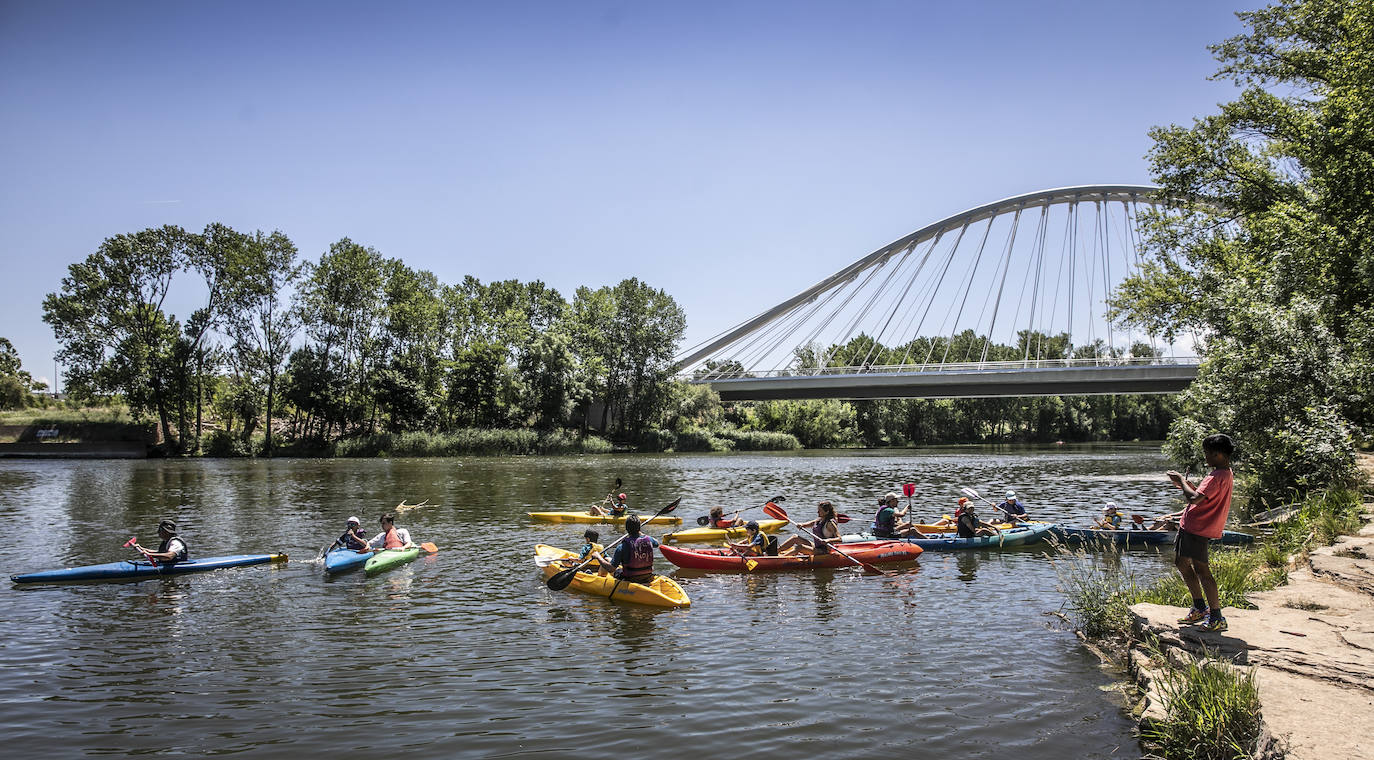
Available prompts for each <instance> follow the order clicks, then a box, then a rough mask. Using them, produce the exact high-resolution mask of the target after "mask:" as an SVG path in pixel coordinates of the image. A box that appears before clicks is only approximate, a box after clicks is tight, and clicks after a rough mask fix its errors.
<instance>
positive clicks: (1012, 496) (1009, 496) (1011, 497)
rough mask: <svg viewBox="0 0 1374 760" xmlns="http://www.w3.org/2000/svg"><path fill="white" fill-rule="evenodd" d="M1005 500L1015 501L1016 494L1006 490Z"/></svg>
mask: <svg viewBox="0 0 1374 760" xmlns="http://www.w3.org/2000/svg"><path fill="white" fill-rule="evenodd" d="M1007 498H1008V499H1015V498H1016V492H1015V491H1011V490H1008V491H1007Z"/></svg>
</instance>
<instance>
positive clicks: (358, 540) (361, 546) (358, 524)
mask: <svg viewBox="0 0 1374 760" xmlns="http://www.w3.org/2000/svg"><path fill="white" fill-rule="evenodd" d="M329 548H330V549H352V550H353V551H355V552H365V551H369V550H370V549H371V547H369V546H368V545H367V536H366V535H365V534H364V533H363V521H362V520H359V519H358V518H356V517H350V518H348V521H347V522H345V523H344V532H343V535H341V536H339V537H338V538H336V539H334V543H333V544H331V545H330V546H329Z"/></svg>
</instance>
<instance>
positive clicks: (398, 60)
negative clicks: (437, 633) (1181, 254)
mask: <svg viewBox="0 0 1374 760" xmlns="http://www.w3.org/2000/svg"><path fill="white" fill-rule="evenodd" d="M1249 7H1253V5H1252V4H1240V3H1232V2H1205V3H1199V2H1195V1H1193V2H1175V1H1174V0H1160V1H1158V2H1150V3H1124V2H1060V3H1056V2H1047V3H1037V4H1026V3H1012V2H968V3H963V4H958V3H948V2H938V3H924V2H833V3H814V2H787V3H783V2H754V3H747V2H746V3H714V2H692V3H676V4H671V3H644V2H641V3H616V2H503V3H437V2H436V3H426V2H393V3H347V2H330V3H300V2H294V3H293V2H274V3H255V2H232V3H230V2H226V3H220V2H193V3H185V2H177V3H171V2H169V3H155V2H141V3H140V2H123V3H108V2H100V3H67V2H42V3H39V2H9V1H8V0H0V104H3V106H0V107H3V113H2V114H0V116H2V118H0V167H3V169H2V170H3V173H4V175H5V181H4V182H3V183H2V184H0V262H2V263H3V267H4V277H3V291H2V292H3V295H4V297H3V298H0V335H3V336H5V337H8V338H9V339H10V340H11V341H12V342H13V343H14V344H15V346H16V347H17V348H18V350H19V352H20V355H21V357H22V359H23V361H24V364H25V367H26V368H27V369H29V370H30V371H32V372H33V373H34V374H35V376H42V377H45V378H46V377H50V376H51V374H52V371H53V363H52V355H53V353H54V352H55V350H56V343H55V341H54V340H53V338H52V333H51V331H50V330H49V329H48V327H47V325H45V324H44V323H43V322H42V318H41V317H42V309H41V304H42V299H43V297H44V295H45V294H47V293H49V292H53V291H55V290H57V289H58V288H59V287H60V281H61V278H62V276H63V275H64V273H65V271H66V267H67V266H68V265H69V264H71V263H73V262H76V261H79V260H81V259H83V258H84V257H85V256H87V255H88V254H90V253H91V252H92V251H94V250H95V249H96V247H97V246H98V245H99V244H100V241H101V240H102V239H104V238H105V237H108V236H111V235H115V234H119V233H123V232H131V231H134V230H138V229H142V228H144V227H149V226H158V225H162V224H178V225H182V226H184V227H186V228H188V229H193V230H199V229H200V228H202V227H203V226H204V225H205V224H207V223H209V222H212V221H219V222H223V223H225V224H228V225H230V226H232V227H235V228H238V229H241V230H245V231H251V230H255V229H263V230H272V229H280V230H282V231H283V232H285V233H287V234H288V235H289V236H290V237H291V238H292V239H293V240H294V241H295V242H296V244H297V246H298V247H299V248H300V250H301V252H302V254H303V255H304V256H305V257H307V258H310V259H315V258H318V256H319V254H320V253H321V252H323V251H324V250H325V249H326V248H327V247H328V245H329V243H331V242H333V241H335V240H337V239H339V238H341V237H349V238H352V239H353V240H356V241H359V242H361V243H364V244H366V245H370V246H373V247H375V248H377V249H378V250H379V251H381V252H382V253H383V254H384V255H386V256H390V257H396V258H400V259H402V260H404V261H405V262H406V263H407V264H409V265H410V266H412V267H415V268H421V269H429V270H431V271H433V272H434V273H435V274H436V275H438V276H439V278H440V280H442V281H444V282H456V281H458V280H460V279H461V278H462V277H463V276H464V275H467V274H471V275H473V276H476V277H478V278H479V279H482V280H483V281H490V280H497V279H506V278H518V279H521V280H533V279H540V280H543V281H544V282H546V283H548V284H550V285H552V286H553V287H556V288H558V289H559V290H560V291H562V292H563V294H564V295H565V296H567V297H571V295H572V291H573V290H574V289H575V288H576V287H577V286H579V285H589V286H593V287H596V286H600V285H606V284H614V283H615V282H618V281H619V280H621V279H623V278H625V277H631V276H634V277H639V278H641V279H642V280H645V281H647V282H649V283H650V284H652V285H654V286H657V287H661V288H664V289H666V290H667V291H668V292H669V293H670V294H671V295H672V296H673V297H674V298H676V299H677V300H678V302H679V303H681V304H682V305H683V307H684V308H685V309H686V311H687V318H688V334H687V340H686V342H685V344H684V345H690V344H693V343H696V342H698V341H700V340H702V339H704V338H706V337H709V336H710V335H713V334H715V333H717V332H719V331H720V330H722V329H724V328H726V327H728V326H730V325H732V324H734V323H736V322H738V321H740V320H742V319H744V318H745V317H748V316H751V315H752V314H754V313H756V312H758V311H760V310H762V309H763V308H765V307H767V306H771V305H772V304H774V303H777V302H779V301H782V300H783V299H785V298H787V297H789V296H791V295H792V294H794V293H796V292H798V291H800V290H802V289H803V288H805V287H807V286H808V285H810V284H812V283H814V282H816V281H818V280H820V279H822V278H823V277H825V276H827V275H829V274H831V273H833V272H834V271H836V270H838V269H840V268H841V267H843V266H844V265H846V264H848V263H850V262H852V261H853V260H855V259H857V258H859V257H860V256H863V255H864V254H867V253H868V252H870V251H872V250H874V249H875V248H877V247H879V246H881V245H883V244H885V243H887V242H889V241H891V240H893V239H896V238H898V237H901V236H902V235H905V234H906V233H908V232H910V231H912V230H914V229H916V228H918V227H920V226H922V225H924V224H927V223H929V222H932V221H935V220H937V219H940V218H942V217H944V216H947V215H949V214H951V213H954V212H958V211H961V210H963V209H965V208H969V207H971V206H975V205H978V204H981V203H984V202H987V201H991V200H995V199H997V198H1002V197H1006V196H1010V195H1016V194H1019V193H1022V192H1028V191H1031V190H1036V189H1041V188H1048V187H1058V186H1064V185H1075V184H1089V183H1098V182H1100V183H1116V182H1120V183H1139V182H1146V181H1148V178H1149V177H1148V167H1147V165H1146V162H1145V160H1144V158H1143V155H1144V153H1145V152H1146V150H1147V149H1148V148H1149V139H1148V137H1147V135H1146V131H1147V130H1148V129H1149V128H1150V127H1151V126H1154V125H1162V124H1168V123H1188V122H1189V121H1190V120H1191V119H1193V118H1194V117H1197V116H1201V115H1203V114H1206V113H1209V112H1211V111H1213V110H1215V106H1216V104H1217V103H1218V102H1222V101H1225V100H1229V99H1231V98H1232V97H1234V95H1235V90H1234V88H1233V86H1232V85H1231V84H1230V83H1229V82H1212V81H1208V80H1207V77H1208V76H1209V75H1211V74H1212V73H1213V72H1214V71H1215V68H1216V65H1215V62H1214V61H1213V60H1212V58H1211V55H1210V54H1209V53H1208V51H1207V49H1206V46H1207V45H1208V44H1210V43H1215V42H1219V41H1221V40H1222V39H1225V38H1226V37H1229V36H1232V35H1234V34H1237V33H1239V32H1240V31H1241V27H1240V24H1239V22H1238V21H1237V19H1236V18H1235V15H1234V13H1235V11H1237V10H1243V9H1246V8H1249ZM185 292H186V293H187V297H186V300H185V302H183V303H178V304H173V308H172V310H173V311H175V312H176V313H177V314H178V316H181V317H184V316H186V314H188V313H189V311H190V310H191V308H193V305H194V302H195V300H196V299H195V298H194V295H193V293H192V292H191V288H190V287H189V282H188V283H187V287H186V289H185Z"/></svg>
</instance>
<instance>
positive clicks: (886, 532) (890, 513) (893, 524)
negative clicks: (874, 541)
mask: <svg viewBox="0 0 1374 760" xmlns="http://www.w3.org/2000/svg"><path fill="white" fill-rule="evenodd" d="M873 535H874V536H876V537H878V538H893V537H895V536H896V535H897V510H895V509H893V508H892V507H883V508H882V509H879V510H878V514H877V515H875V516H874V518H873Z"/></svg>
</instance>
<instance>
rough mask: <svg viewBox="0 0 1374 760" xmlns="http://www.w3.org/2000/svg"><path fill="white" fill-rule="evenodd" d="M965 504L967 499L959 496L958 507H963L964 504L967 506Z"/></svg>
mask: <svg viewBox="0 0 1374 760" xmlns="http://www.w3.org/2000/svg"><path fill="white" fill-rule="evenodd" d="M967 503H968V498H967V497H965V496H960V497H959V505H960V506H963V505H965V504H967Z"/></svg>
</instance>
